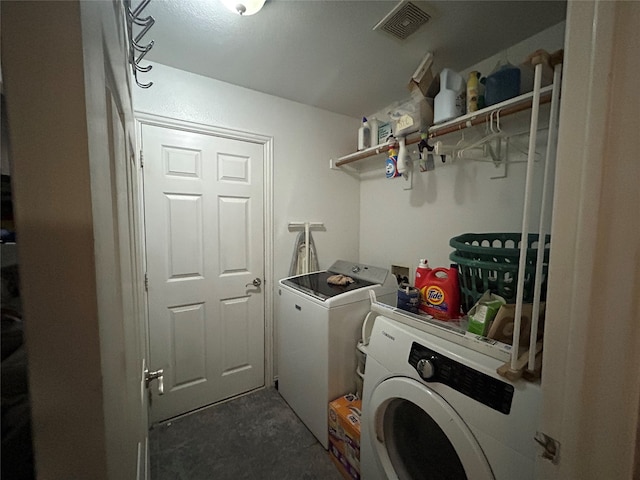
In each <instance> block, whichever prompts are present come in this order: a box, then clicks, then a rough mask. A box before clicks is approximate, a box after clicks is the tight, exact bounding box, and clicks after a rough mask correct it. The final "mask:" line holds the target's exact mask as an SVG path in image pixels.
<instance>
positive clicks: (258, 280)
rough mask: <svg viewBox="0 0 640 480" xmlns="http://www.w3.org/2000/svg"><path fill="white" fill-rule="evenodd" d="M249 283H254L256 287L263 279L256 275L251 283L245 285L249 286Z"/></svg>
mask: <svg viewBox="0 0 640 480" xmlns="http://www.w3.org/2000/svg"><path fill="white" fill-rule="evenodd" d="M249 285H253V286H254V287H259V286H260V285H262V280H260V279H259V278H257V277H256V278H254V279H253V281H252V282H251V283H247V284H246V285H245V287H248V286H249Z"/></svg>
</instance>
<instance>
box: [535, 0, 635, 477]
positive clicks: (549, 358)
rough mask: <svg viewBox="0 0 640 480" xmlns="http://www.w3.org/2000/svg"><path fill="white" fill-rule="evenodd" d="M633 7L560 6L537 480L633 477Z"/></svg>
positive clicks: (622, 4) (627, 4) (615, 4)
mask: <svg viewBox="0 0 640 480" xmlns="http://www.w3.org/2000/svg"><path fill="white" fill-rule="evenodd" d="M639 7H640V4H638V3H636V2H609V1H601V0H599V1H589V2H583V1H570V2H569V4H568V11H567V13H568V16H567V26H566V36H565V62H564V73H563V83H562V100H561V111H560V124H559V137H558V138H559V140H558V154H557V162H556V165H557V167H556V185H555V194H554V198H555V206H554V218H553V226H552V237H553V247H552V249H551V258H550V262H549V280H548V294H547V307H546V325H545V345H544V360H543V362H544V363H543V376H542V391H543V405H542V418H541V423H540V431H541V432H543V433H545V434H547V435H549V436H550V437H552V438H553V439H555V440H557V441H558V442H560V448H559V457H558V463H557V464H552V463H551V462H549V461H547V460H542V459H541V458H540V457H538V465H537V466H538V478H544V479H565V478H567V479H568V478H571V479H573V478H632V476H633V469H634V450H635V457H636V458H635V461H636V464H635V469H636V471H635V474H636V475H638V474H640V466H639V464H638V462H639V460H640V453H638V450H637V448H638V446H639V445H640V444H639V443H638V440H639V439H638V438H637V435H638V434H637V433H636V429H637V428H638V405H639V403H638V400H639V392H640V382H639V379H640V348H638V345H640V329H638V324H639V323H640V311H639V310H638V287H639V286H640V285H639V282H640V280H639V279H640V247H639V246H640V221H639V220H638V218H639V217H638V205H639V204H640V194H639V193H638V186H637V178H638V177H639V176H640V164H639V163H638V161H637V155H638V146H639V142H638V110H637V104H638V103H637V91H636V90H637V82H636V81H635V79H636V78H637V77H638V75H640V62H639V61H638V56H637V51H638V47H639V46H640V34H639V33H638V32H637V22H638V19H639V18H640V8H639ZM634 447H635V448H634Z"/></svg>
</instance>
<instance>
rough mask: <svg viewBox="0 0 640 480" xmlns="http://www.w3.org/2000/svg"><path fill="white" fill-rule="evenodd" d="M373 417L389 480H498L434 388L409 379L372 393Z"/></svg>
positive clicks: (382, 385)
mask: <svg viewBox="0 0 640 480" xmlns="http://www.w3.org/2000/svg"><path fill="white" fill-rule="evenodd" d="M470 401H473V400H470ZM368 411H369V412H371V414H370V415H368V419H367V420H366V421H367V422H369V424H368V431H369V434H370V437H371V438H370V441H371V443H372V445H373V450H374V456H375V457H377V458H376V460H377V461H378V462H380V467H381V468H382V469H383V470H384V472H385V474H386V476H387V478H389V479H399V480H423V479H424V480H440V479H443V480H444V479H447V480H464V479H468V480H494V476H493V473H492V471H491V467H490V466H489V463H488V461H487V459H486V457H485V455H484V453H483V452H482V449H481V448H480V445H479V444H478V442H477V440H476V439H475V437H474V435H473V433H472V432H471V430H469V427H468V426H467V425H466V424H465V422H464V421H463V420H462V418H461V417H460V415H458V413H456V411H455V410H454V409H453V408H452V407H451V406H450V405H449V404H448V403H447V402H446V401H445V400H444V399H443V398H442V397H441V396H440V395H438V394H437V393H436V392H434V391H433V390H431V389H430V388H429V387H427V386H425V385H423V384H421V383H419V382H418V381H416V380H413V379H410V378H405V377H393V378H390V379H387V380H385V381H383V382H382V383H380V385H378V386H377V387H376V388H375V390H374V391H373V392H372V395H371V401H370V403H369V410H368Z"/></svg>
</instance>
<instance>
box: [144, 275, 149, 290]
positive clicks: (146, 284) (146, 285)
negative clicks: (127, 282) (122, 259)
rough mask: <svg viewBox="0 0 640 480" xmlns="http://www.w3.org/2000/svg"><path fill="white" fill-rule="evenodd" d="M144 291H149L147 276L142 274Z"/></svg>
mask: <svg viewBox="0 0 640 480" xmlns="http://www.w3.org/2000/svg"><path fill="white" fill-rule="evenodd" d="M144 291H145V292H148V291H149V275H147V274H146V273H145V274H144Z"/></svg>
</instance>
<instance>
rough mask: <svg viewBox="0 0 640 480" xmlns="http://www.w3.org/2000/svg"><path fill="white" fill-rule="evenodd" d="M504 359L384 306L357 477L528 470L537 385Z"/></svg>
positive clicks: (486, 476) (474, 479) (490, 478)
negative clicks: (505, 366)
mask: <svg viewBox="0 0 640 480" xmlns="http://www.w3.org/2000/svg"><path fill="white" fill-rule="evenodd" d="M502 363H503V362H501V361H500V360H497V359H494V358H491V357H489V356H487V355H484V354H482V353H479V352H476V351H473V350H471V349H468V348H466V347H464V346H462V345H458V344H456V343H453V342H450V341H448V340H446V339H443V338H438V337H436V336H434V335H431V334H429V333H425V332H423V331H421V330H418V329H416V328H413V327H410V326H408V325H405V324H403V323H399V322H397V321H394V320H392V319H390V318H387V317H385V316H377V317H376V319H375V323H374V326H373V328H372V330H371V338H370V341H369V346H368V355H367V362H366V369H365V375H364V391H363V402H362V435H361V458H360V463H361V469H362V479H363V480H386V479H401V480H409V479H410V480H421V479H452V480H458V479H468V480H513V479H516V478H517V479H519V480H526V479H532V478H534V469H535V455H536V446H535V445H536V444H535V440H534V435H535V433H536V427H537V423H538V418H539V408H540V400H541V390H540V385H539V384H536V383H530V382H526V381H524V380H523V381H518V382H510V381H508V380H506V379H504V378H502V377H500V376H499V375H498V374H497V373H496V369H497V368H498V367H499V366H500V365H502Z"/></svg>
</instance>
